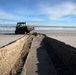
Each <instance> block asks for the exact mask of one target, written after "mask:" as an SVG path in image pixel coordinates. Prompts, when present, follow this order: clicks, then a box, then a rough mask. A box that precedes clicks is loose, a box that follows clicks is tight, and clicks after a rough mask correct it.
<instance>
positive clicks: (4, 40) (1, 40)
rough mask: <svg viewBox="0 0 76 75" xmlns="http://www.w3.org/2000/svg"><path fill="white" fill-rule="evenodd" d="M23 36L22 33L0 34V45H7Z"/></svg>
mask: <svg viewBox="0 0 76 75" xmlns="http://www.w3.org/2000/svg"><path fill="white" fill-rule="evenodd" d="M23 36H24V35H0V47H2V46H4V45H7V44H9V43H11V42H13V41H15V40H17V39H19V38H21V37H23Z"/></svg>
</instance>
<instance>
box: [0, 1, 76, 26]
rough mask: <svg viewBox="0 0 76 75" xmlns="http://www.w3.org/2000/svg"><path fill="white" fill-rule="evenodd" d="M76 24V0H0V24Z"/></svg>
mask: <svg viewBox="0 0 76 75" xmlns="http://www.w3.org/2000/svg"><path fill="white" fill-rule="evenodd" d="M19 21H23V22H25V21H26V22H27V24H30V25H35V26H76V0H0V25H1V24H2V25H3V24H15V23H17V22H19Z"/></svg>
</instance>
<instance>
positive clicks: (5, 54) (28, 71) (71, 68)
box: [0, 33, 76, 75]
mask: <svg viewBox="0 0 76 75" xmlns="http://www.w3.org/2000/svg"><path fill="white" fill-rule="evenodd" d="M0 40H1V42H0V46H1V48H0V64H1V65H0V74H1V75H7V74H8V75H17V74H18V75H49V74H50V75H76V43H75V42H76V34H71V33H69V34H66V33H49V34H48V33H47V34H45V33H43V34H40V33H39V34H38V33H35V34H33V35H31V34H30V35H11V34H10V35H8V34H7V35H0ZM9 60H10V61H9ZM7 66H8V67H7ZM5 67H6V68H5Z"/></svg>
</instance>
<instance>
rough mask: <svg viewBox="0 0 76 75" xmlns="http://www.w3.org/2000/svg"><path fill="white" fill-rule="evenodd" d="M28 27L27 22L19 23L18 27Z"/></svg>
mask: <svg viewBox="0 0 76 75" xmlns="http://www.w3.org/2000/svg"><path fill="white" fill-rule="evenodd" d="M23 26H26V22H18V23H17V26H16V27H23Z"/></svg>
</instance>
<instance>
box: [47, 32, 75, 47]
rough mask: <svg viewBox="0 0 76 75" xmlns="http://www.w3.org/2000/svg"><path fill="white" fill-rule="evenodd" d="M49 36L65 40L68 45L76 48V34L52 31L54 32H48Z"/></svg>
mask: <svg viewBox="0 0 76 75" xmlns="http://www.w3.org/2000/svg"><path fill="white" fill-rule="evenodd" d="M46 35H47V36H48V37H51V38H54V39H57V40H59V41H61V42H64V43H66V44H68V45H71V46H73V47H75V48H76V34H72V33H69V34H66V33H52V34H46Z"/></svg>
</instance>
